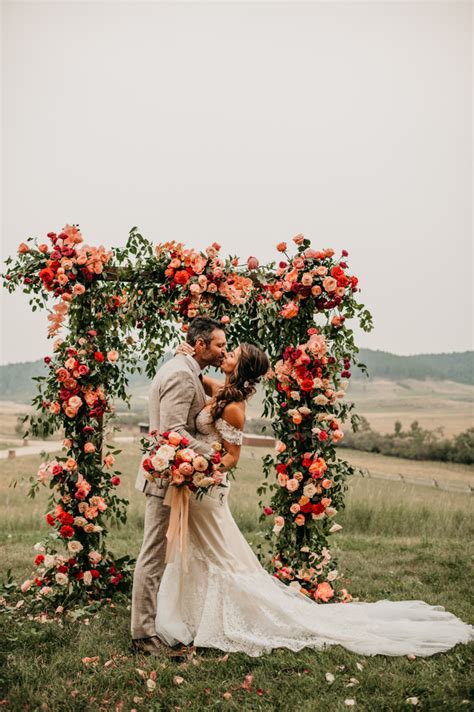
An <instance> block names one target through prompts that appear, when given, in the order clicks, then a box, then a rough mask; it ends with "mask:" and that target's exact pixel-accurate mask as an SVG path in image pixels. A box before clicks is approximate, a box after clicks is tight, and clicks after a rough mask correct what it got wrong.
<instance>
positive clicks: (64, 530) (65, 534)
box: [59, 524, 74, 539]
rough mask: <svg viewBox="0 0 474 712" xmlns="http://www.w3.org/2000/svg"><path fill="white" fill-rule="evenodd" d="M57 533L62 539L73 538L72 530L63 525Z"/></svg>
mask: <svg viewBox="0 0 474 712" xmlns="http://www.w3.org/2000/svg"><path fill="white" fill-rule="evenodd" d="M59 533H60V535H61V536H62V537H63V538H64V539H71V538H72V537H73V536H74V529H73V528H72V527H70V526H68V525H67V524H65V525H64V526H62V527H61V529H60V530H59Z"/></svg>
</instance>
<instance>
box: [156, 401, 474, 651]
mask: <svg viewBox="0 0 474 712" xmlns="http://www.w3.org/2000/svg"><path fill="white" fill-rule="evenodd" d="M196 426H197V429H198V432H199V435H198V437H199V438H200V439H201V440H206V441H208V442H211V443H212V442H215V441H216V440H217V439H218V440H222V436H224V437H225V439H226V440H227V441H228V442H236V443H239V444H240V442H241V438H242V433H241V432H240V431H239V430H236V429H235V428H233V427H232V426H230V425H229V424H228V423H226V422H225V421H224V420H222V419H220V420H217V421H216V423H213V422H212V419H211V416H210V412H209V409H207V408H205V409H204V410H202V411H201V412H200V413H199V415H198V417H197V420H196ZM228 494H229V486H228V487H227V488H225V489H223V490H222V489H221V490H216V491H215V492H212V494H210V495H205V496H204V497H202V499H199V500H198V499H197V498H196V497H195V496H194V495H192V494H191V497H190V500H189V548H188V557H189V558H188V561H189V568H188V572H187V573H186V574H184V573H183V572H182V569H181V562H180V560H179V552H178V555H177V558H176V560H175V561H174V562H173V563H169V564H167V566H166V569H165V572H164V575H163V579H162V582H161V586H160V590H159V593H158V606H157V615H156V631H157V635H158V636H159V638H161V640H163V641H164V642H166V643H167V644H168V645H176V644H177V643H184V644H186V645H189V644H190V643H193V644H194V645H195V646H197V647H202V648H217V649H219V650H222V651H225V652H243V653H246V654H247V655H250V656H258V655H262V654H263V653H265V652H269V651H271V650H272V649H273V648H288V649H290V650H293V651H298V650H301V649H302V648H305V647H311V648H324V647H325V646H327V645H342V646H343V647H344V648H347V649H348V650H351V651H353V652H355V653H358V654H359V655H377V654H379V655H408V654H413V655H417V656H428V655H433V654H435V653H439V652H443V651H446V650H449V649H450V648H452V647H453V646H454V645H456V644H457V643H467V642H468V641H469V640H471V639H473V638H474V629H473V627H472V626H470V625H467V624H465V623H463V621H461V620H460V619H459V618H457V617H456V616H454V615H453V614H452V613H448V612H447V611H446V610H445V609H444V608H443V607H442V606H431V605H429V604H427V603H424V602H423V601H388V600H381V601H377V602H376V603H366V602H365V603H364V602H350V603H325V604H320V603H316V602H314V601H311V600H310V599H308V598H306V597H305V596H304V594H301V593H299V592H298V591H296V590H295V589H292V588H289V587H288V586H287V585H285V584H283V583H282V582H280V581H278V579H276V578H275V577H274V576H272V575H271V574H269V573H267V572H266V571H265V569H263V567H262V566H261V565H260V563H259V561H258V559H257V557H256V556H255V554H254V553H253V551H252V549H251V548H250V546H249V544H248V543H247V541H246V539H245V537H244V536H243V534H242V533H241V532H240V530H239V528H238V526H237V524H236V523H235V521H234V519H233V517H232V514H231V511H230V509H229V505H228Z"/></svg>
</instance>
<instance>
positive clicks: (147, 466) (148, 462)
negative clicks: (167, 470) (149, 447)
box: [142, 457, 155, 472]
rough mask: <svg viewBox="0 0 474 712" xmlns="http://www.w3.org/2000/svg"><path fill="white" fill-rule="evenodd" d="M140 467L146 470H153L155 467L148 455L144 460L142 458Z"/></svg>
mask: <svg viewBox="0 0 474 712" xmlns="http://www.w3.org/2000/svg"><path fill="white" fill-rule="evenodd" d="M142 467H143V469H144V470H146V471H147V472H153V471H154V469H155V468H154V467H153V463H152V461H151V460H150V458H149V457H147V458H146V459H145V460H143V462H142Z"/></svg>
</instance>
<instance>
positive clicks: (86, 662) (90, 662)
mask: <svg viewBox="0 0 474 712" xmlns="http://www.w3.org/2000/svg"><path fill="white" fill-rule="evenodd" d="M99 660H100V657H99V656H98V655H96V656H95V657H93V658H82V662H83V664H84V665H97V663H98V662H99Z"/></svg>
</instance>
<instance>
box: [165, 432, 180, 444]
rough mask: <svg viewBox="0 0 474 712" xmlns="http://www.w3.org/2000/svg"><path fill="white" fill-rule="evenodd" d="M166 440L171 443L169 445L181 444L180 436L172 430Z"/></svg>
mask: <svg viewBox="0 0 474 712" xmlns="http://www.w3.org/2000/svg"><path fill="white" fill-rule="evenodd" d="M167 440H168V441H169V442H170V443H171V445H179V444H180V443H181V440H182V436H181V435H180V434H179V433H177V432H176V431H175V430H172V431H171V432H170V433H169V434H168V438H167Z"/></svg>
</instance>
